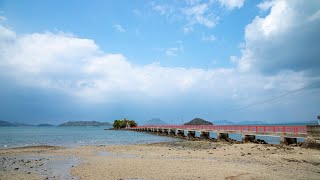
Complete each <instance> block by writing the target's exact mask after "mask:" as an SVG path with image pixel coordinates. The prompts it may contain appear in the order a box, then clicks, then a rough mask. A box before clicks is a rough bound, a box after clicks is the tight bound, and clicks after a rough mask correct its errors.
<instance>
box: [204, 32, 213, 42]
mask: <svg viewBox="0 0 320 180" xmlns="http://www.w3.org/2000/svg"><path fill="white" fill-rule="evenodd" d="M215 40H216V36H215V35H213V34H210V35H205V34H203V35H202V41H207V42H213V41H215Z"/></svg>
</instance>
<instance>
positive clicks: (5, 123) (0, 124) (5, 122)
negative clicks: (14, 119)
mask: <svg viewBox="0 0 320 180" xmlns="http://www.w3.org/2000/svg"><path fill="white" fill-rule="evenodd" d="M0 126H15V125H14V124H12V123H9V122H7V121H0Z"/></svg>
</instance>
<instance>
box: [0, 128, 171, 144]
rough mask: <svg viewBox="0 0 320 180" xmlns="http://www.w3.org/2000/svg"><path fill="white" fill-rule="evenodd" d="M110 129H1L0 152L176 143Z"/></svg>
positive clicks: (162, 137)
mask: <svg viewBox="0 0 320 180" xmlns="http://www.w3.org/2000/svg"><path fill="white" fill-rule="evenodd" d="M108 128H111V127H101V126H100V127H90V126H88V127H81V126H78V127H76V126H73V127H59V126H54V127H0V148H1V149H6V148H15V147H25V146H40V145H49V146H64V147H77V146H100V145H129V144H147V143H157V142H169V141H176V140H177V139H175V138H170V137H164V136H156V135H150V134H147V133H138V132H133V131H121V130H117V131H114V130H105V129H108Z"/></svg>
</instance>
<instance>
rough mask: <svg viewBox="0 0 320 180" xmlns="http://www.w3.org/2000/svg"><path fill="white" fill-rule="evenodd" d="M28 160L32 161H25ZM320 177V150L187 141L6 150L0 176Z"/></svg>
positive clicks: (0, 156)
mask: <svg viewBox="0 0 320 180" xmlns="http://www.w3.org/2000/svg"><path fill="white" fill-rule="evenodd" d="M40 159H41V160H40ZM22 160H23V162H22ZM28 160H29V161H30V162H28V163H25V162H26V161H28ZM36 160H37V161H36ZM14 162H15V163H14ZM40 164H42V165H41V166H40ZM66 164H67V165H66ZM31 166H32V168H30V167H31ZM16 168H18V169H16ZM30 169H32V170H30ZM45 170H46V171H45ZM61 171H62V172H61ZM319 177H320V151H319V150H315V149H305V148H302V147H292V146H280V145H262V144H251V143H250V144H229V143H223V142H200V141H182V142H170V143H156V144H146V145H123V146H86V147H77V148H61V147H30V148H19V149H7V150H0V179H28V180H30V179H319Z"/></svg>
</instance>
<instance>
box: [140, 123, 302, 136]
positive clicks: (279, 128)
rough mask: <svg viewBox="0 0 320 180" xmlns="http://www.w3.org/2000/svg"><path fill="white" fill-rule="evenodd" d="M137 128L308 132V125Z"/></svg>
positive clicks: (261, 132) (282, 132)
mask: <svg viewBox="0 0 320 180" xmlns="http://www.w3.org/2000/svg"><path fill="white" fill-rule="evenodd" d="M135 128H172V129H186V130H207V131H230V132H240V133H242V132H248V133H250V132H252V133H257V134H273V133H274V134H277V133H281V134H306V133H307V127H306V126H252V125H250V126H237V125H230V126H228V125H221V126H216V125H147V126H137V127H135Z"/></svg>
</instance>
